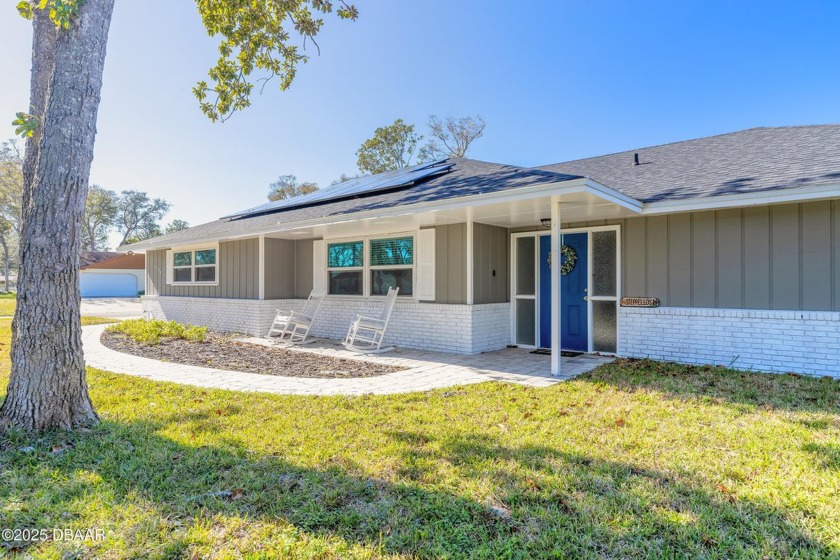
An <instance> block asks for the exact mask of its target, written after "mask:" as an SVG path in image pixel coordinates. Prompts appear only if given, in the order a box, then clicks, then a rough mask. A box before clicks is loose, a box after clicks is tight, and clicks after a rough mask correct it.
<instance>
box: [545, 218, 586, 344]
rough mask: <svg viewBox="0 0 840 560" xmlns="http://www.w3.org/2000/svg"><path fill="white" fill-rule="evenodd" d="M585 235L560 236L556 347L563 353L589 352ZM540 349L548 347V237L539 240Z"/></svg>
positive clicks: (549, 250)
mask: <svg viewBox="0 0 840 560" xmlns="http://www.w3.org/2000/svg"><path fill="white" fill-rule="evenodd" d="M588 237H589V235H588V234H587V233H565V234H563V238H562V239H563V240H562V247H563V250H562V251H561V258H560V260H561V262H560V266H561V267H562V269H561V275H560V318H561V325H560V346H561V347H562V349H563V350H575V351H578V352H587V351H589V316H588V305H587V287H588V280H587V272H588V270H589V268H588V261H589V255H588V250H589V238H588ZM539 239H540V251H539V258H540V261H539V262H540V267H539V269H540V283H539V286H540V298H539V301H540V346H541V347H543V348H550V347H551V329H552V328H553V325H552V324H551V266H553V265H554V263H551V262H550V260H549V255H550V254H551V236H550V235H541V236H540V238H539Z"/></svg>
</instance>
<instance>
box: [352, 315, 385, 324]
mask: <svg viewBox="0 0 840 560" xmlns="http://www.w3.org/2000/svg"><path fill="white" fill-rule="evenodd" d="M356 321H365V322H367V323H380V324H382V325H384V324H385V321H384V320H382V319H380V318H378V317H368V316H367V315H356Z"/></svg>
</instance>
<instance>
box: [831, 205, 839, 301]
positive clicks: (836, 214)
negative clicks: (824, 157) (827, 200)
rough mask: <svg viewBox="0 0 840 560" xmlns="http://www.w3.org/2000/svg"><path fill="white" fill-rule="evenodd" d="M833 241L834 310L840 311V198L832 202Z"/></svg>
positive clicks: (832, 280)
mask: <svg viewBox="0 0 840 560" xmlns="http://www.w3.org/2000/svg"><path fill="white" fill-rule="evenodd" d="M831 234H832V235H831V242H832V248H833V249H834V251H833V254H832V259H833V263H834V269H833V270H832V274H831V282H832V284H833V285H834V298H833V305H834V311H840V200H834V201H832V202H831Z"/></svg>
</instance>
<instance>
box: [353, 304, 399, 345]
mask: <svg viewBox="0 0 840 560" xmlns="http://www.w3.org/2000/svg"><path fill="white" fill-rule="evenodd" d="M399 291H400V289H399V288H389V289H388V295H387V296H385V305H384V306H383V307H382V312H381V313H380V314H379V317H367V316H365V315H356V319H355V320H354V321H353V322H352V323H350V328H349V329H347V336H346V337H345V338H344V347H345V348H347V349H348V350H353V351H354V352H361V353H363V354H378V353H381V352H389V351H391V350H393V349H394V347H393V346H387V347H385V348H383V347H382V341H383V340H384V339H385V331H386V330H387V329H388V322H389V321H390V320H391V312H392V311H393V310H394V303H395V302H396V300H397V293H398V292H399Z"/></svg>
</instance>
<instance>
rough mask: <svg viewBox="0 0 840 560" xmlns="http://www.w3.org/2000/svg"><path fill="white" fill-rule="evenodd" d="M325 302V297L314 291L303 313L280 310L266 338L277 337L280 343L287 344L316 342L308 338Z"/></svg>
mask: <svg viewBox="0 0 840 560" xmlns="http://www.w3.org/2000/svg"><path fill="white" fill-rule="evenodd" d="M323 301H324V295H323V294H315V291H314V290H313V291H312V292H311V293H310V294H309V298H308V299H307V300H306V305H304V306H303V311H301V312H297V311H283V310H281V309H278V310H277V315H275V316H274V322H273V323H272V324H271V328H270V329H268V335H267V337H266V338H272V337H276V338H277V339H278V340H279V341H280V342H285V343H287V344H308V343H310V342H315V341H314V340H307V337H308V336H309V329H311V328H312V323H313V322H315V317H316V316H317V315H318V309H320V308H321V302H323Z"/></svg>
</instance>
